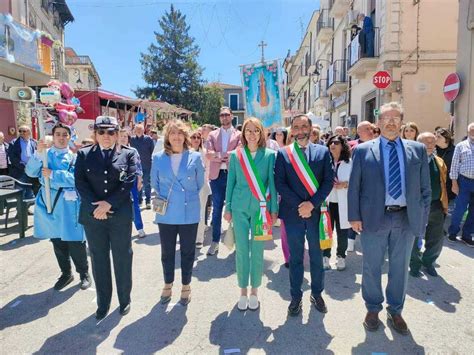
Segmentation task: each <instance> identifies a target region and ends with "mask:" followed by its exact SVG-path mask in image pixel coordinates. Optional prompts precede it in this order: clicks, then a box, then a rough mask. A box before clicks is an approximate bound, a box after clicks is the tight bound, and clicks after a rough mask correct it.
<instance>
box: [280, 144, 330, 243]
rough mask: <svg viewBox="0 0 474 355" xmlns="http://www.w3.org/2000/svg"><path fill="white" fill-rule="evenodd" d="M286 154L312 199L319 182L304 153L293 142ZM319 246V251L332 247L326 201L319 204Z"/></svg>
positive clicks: (287, 148)
mask: <svg viewBox="0 0 474 355" xmlns="http://www.w3.org/2000/svg"><path fill="white" fill-rule="evenodd" d="M285 149H286V153H287V154H288V158H289V159H290V163H291V166H292V167H293V169H295V172H296V175H298V177H299V178H300V180H301V182H302V183H303V185H304V187H305V188H306V191H308V193H309V195H310V196H311V197H312V196H313V195H314V194H315V193H316V191H318V188H319V182H318V180H317V179H316V177H315V176H314V173H313V171H312V170H311V168H310V167H309V164H308V162H307V161H306V159H305V158H304V153H303V152H302V151H301V148H300V147H299V146H298V143H296V142H294V143H293V144H290V145H289V146H287V147H286V148H285ZM319 244H320V247H321V250H324V249H329V248H331V246H332V226H331V217H330V216H329V211H328V207H327V203H326V201H324V202H323V203H322V204H321V218H320V220H319Z"/></svg>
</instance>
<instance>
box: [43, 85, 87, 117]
mask: <svg viewBox="0 0 474 355" xmlns="http://www.w3.org/2000/svg"><path fill="white" fill-rule="evenodd" d="M46 92H47V93H48V96H46V95H45V97H47V98H45V99H44V100H43V99H42V98H43V95H42V93H41V94H40V99H41V101H42V102H43V103H44V104H46V105H47V106H48V113H49V114H50V115H52V116H54V117H56V118H57V121H59V122H61V123H63V124H65V125H67V126H72V125H73V124H74V122H76V120H77V114H78V113H83V112H84V110H83V109H82V108H81V106H80V104H81V102H80V101H79V99H78V98H77V97H75V96H74V89H73V88H72V87H71V86H70V85H69V84H68V83H66V82H64V83H60V82H59V81H57V80H52V81H50V82H49V83H48V88H47V91H46Z"/></svg>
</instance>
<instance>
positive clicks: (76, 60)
mask: <svg viewBox="0 0 474 355" xmlns="http://www.w3.org/2000/svg"><path fill="white" fill-rule="evenodd" d="M66 64H76V65H78V64H82V65H92V61H91V59H90V57H89V56H88V55H78V56H75V57H66Z"/></svg>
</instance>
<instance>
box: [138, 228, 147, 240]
mask: <svg viewBox="0 0 474 355" xmlns="http://www.w3.org/2000/svg"><path fill="white" fill-rule="evenodd" d="M145 237H146V233H145V231H144V230H143V229H139V230H138V238H145Z"/></svg>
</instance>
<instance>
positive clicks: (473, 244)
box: [461, 237, 474, 248]
mask: <svg viewBox="0 0 474 355" xmlns="http://www.w3.org/2000/svg"><path fill="white" fill-rule="evenodd" d="M461 241H462V242H463V243H464V244H466V245H467V246H468V247H471V248H472V247H474V241H473V240H472V238H471V239H467V238H464V237H463V238H462V239H461Z"/></svg>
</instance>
